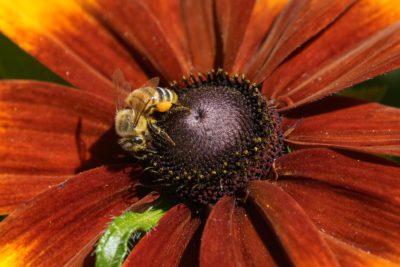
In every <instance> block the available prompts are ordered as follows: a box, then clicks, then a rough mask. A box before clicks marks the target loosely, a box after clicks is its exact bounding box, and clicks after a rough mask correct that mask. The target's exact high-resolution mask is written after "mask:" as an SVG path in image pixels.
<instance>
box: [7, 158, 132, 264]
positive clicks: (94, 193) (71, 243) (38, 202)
mask: <svg viewBox="0 0 400 267" xmlns="http://www.w3.org/2000/svg"><path fill="white" fill-rule="evenodd" d="M138 173H140V169H139V168H136V169H135V168H132V167H126V166H110V167H101V168H97V169H92V170H90V171H87V172H83V173H81V174H79V175H77V176H75V177H74V178H71V179H70V180H68V181H66V182H65V183H61V184H59V185H58V186H56V187H54V188H52V189H50V190H48V191H47V192H46V193H44V194H41V195H40V196H38V197H36V198H35V199H34V200H32V201H31V202H29V203H28V204H27V205H25V206H23V207H21V208H20V209H18V210H17V211H15V212H14V213H13V214H11V215H10V216H9V217H7V219H6V220H5V221H4V222H2V223H1V225H0V233H1V235H0V236H1V237H0V243H1V248H0V266H16V267H17V266H64V265H67V264H73V263H74V264H75V266H76V264H78V262H76V260H77V259H78V260H82V259H83V258H84V257H81V255H80V254H81V253H86V254H85V255H88V253H90V249H91V248H92V247H93V245H94V244H95V242H96V240H97V238H98V237H99V235H100V233H101V232H102V231H103V229H104V228H105V227H106V225H107V223H108V222H109V221H110V220H111V218H112V217H113V216H117V215H119V214H121V213H122V212H123V211H125V210H126V209H127V208H129V207H130V206H131V205H132V204H133V203H135V202H136V201H137V200H138V199H139V196H138V195H137V193H136V192H135V187H134V184H135V182H136V180H137V177H135V176H134V174H136V175H137V174H138ZM80 264H82V262H80Z"/></svg>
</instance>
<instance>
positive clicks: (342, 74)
mask: <svg viewBox="0 0 400 267" xmlns="http://www.w3.org/2000/svg"><path fill="white" fill-rule="evenodd" d="M399 20H400V9H399V5H398V3H397V2H394V1H378V2H377V1H357V2H356V3H355V4H354V5H352V6H351V7H350V8H349V10H348V11H347V12H346V13H345V14H343V15H342V16H340V17H339V18H338V19H337V20H336V21H335V22H334V23H333V24H332V25H330V27H328V28H327V29H325V30H324V31H323V32H322V33H321V34H319V35H318V36H316V38H314V39H313V40H312V41H311V42H309V43H308V44H307V45H306V46H305V47H304V48H302V49H300V50H299V51H298V52H297V53H296V54H295V55H293V56H292V57H291V58H290V60H287V61H286V62H285V63H284V64H282V65H280V66H279V68H278V69H277V70H276V71H275V72H274V73H273V74H272V76H271V77H269V78H268V79H267V80H266V81H265V83H264V89H265V90H264V91H265V93H266V94H267V95H268V96H269V97H271V98H274V99H278V100H280V101H281V104H282V105H284V104H285V105H287V106H286V107H283V108H282V110H284V109H290V108H293V107H295V106H298V105H301V104H304V103H307V102H310V101H313V100H316V99H318V98H322V97H323V96H326V95H329V94H331V93H334V92H336V91H338V90H341V89H343V88H345V87H348V86H350V85H352V84H355V83H358V82H361V81H363V80H366V79H368V78H372V77H374V76H376V75H379V74H381V73H384V72H386V71H389V70H391V69H394V68H396V67H399V66H400V43H399V40H400V24H399V23H398V22H399Z"/></svg>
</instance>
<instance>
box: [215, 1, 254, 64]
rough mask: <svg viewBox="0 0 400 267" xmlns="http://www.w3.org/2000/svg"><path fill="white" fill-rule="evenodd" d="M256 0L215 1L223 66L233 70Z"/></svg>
mask: <svg viewBox="0 0 400 267" xmlns="http://www.w3.org/2000/svg"><path fill="white" fill-rule="evenodd" d="M254 4H255V0H236V1H230V0H217V1H216V2H215V8H216V11H215V12H216V18H217V22H218V26H219V37H220V38H221V41H222V50H223V51H222V54H223V55H222V57H223V62H217V63H218V64H221V63H222V66H223V67H224V69H225V70H227V71H231V68H232V66H233V63H234V62H235V59H236V55H237V52H238V50H239V47H240V44H241V42H242V40H243V38H244V33H245V31H246V27H247V24H248V22H249V20H250V16H251V14H252V11H253V7H254Z"/></svg>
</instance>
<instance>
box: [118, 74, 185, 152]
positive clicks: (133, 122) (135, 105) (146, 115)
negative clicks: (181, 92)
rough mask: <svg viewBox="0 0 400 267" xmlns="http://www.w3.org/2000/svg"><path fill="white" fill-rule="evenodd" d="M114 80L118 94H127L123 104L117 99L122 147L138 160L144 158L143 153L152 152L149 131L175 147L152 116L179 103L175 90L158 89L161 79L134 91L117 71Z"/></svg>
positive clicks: (147, 83) (150, 81)
mask: <svg viewBox="0 0 400 267" xmlns="http://www.w3.org/2000/svg"><path fill="white" fill-rule="evenodd" d="M112 78H113V83H114V87H115V89H116V90H117V95H121V94H125V98H124V101H123V102H121V101H120V98H119V97H118V98H117V99H116V101H117V112H116V115H115V131H116V132H117V134H118V135H119V136H120V137H121V138H120V139H119V141H118V143H119V144H120V145H121V147H122V148H123V149H124V150H126V151H128V152H131V153H132V154H133V155H134V156H135V157H137V158H140V159H144V158H145V157H146V153H142V152H151V150H150V148H149V145H150V142H151V134H150V131H149V129H150V130H151V131H152V132H154V133H156V134H158V135H160V136H161V137H162V138H163V139H164V140H165V141H167V142H168V143H170V144H171V145H175V143H174V141H173V140H172V139H171V137H170V136H169V135H168V134H167V133H166V132H165V131H164V130H162V129H161V128H160V127H158V126H157V124H156V120H155V119H154V118H153V116H152V114H153V113H154V112H155V111H157V112H167V111H169V110H170V109H171V107H172V105H173V104H176V103H177V101H178V95H177V94H176V93H175V92H174V91H172V90H169V89H167V88H162V87H158V83H159V78H158V77H155V78H152V79H150V80H149V81H147V82H146V83H145V84H144V85H142V86H141V87H139V88H137V89H135V90H133V91H132V90H131V86H130V85H129V83H127V82H126V81H125V78H124V75H123V73H122V71H121V70H117V71H115V72H114V74H113V76H112ZM124 92H125V93H124Z"/></svg>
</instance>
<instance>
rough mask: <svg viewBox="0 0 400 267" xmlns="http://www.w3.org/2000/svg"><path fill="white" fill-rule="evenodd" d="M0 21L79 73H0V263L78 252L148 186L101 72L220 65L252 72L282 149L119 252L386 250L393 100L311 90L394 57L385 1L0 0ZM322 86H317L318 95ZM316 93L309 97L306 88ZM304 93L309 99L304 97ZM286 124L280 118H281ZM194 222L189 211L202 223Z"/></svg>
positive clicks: (392, 25) (387, 66)
mask: <svg viewBox="0 0 400 267" xmlns="http://www.w3.org/2000/svg"><path fill="white" fill-rule="evenodd" d="M0 6H1V7H2V8H1V9H0V18H1V19H0V29H1V30H2V32H4V34H6V35H7V36H9V37H10V38H11V39H13V40H14V41H15V42H16V43H17V44H19V45H20V46H21V47H22V48H23V49H25V50H26V51H28V52H29V53H31V54H32V55H33V56H35V57H36V58H37V59H39V60H40V61H42V62H43V63H44V64H46V65H47V66H48V67H49V68H51V69H52V70H53V71H55V72H56V73H58V74H59V75H61V76H62V77H64V78H65V79H66V80H67V81H69V82H70V83H71V84H73V85H75V86H77V87H78V88H80V90H74V89H73V88H70V87H65V86H60V85H56V84H50V83H45V82H38V81H2V82H1V83H0V94H1V98H0V99H1V102H0V103H1V117H0V118H1V131H0V135H1V140H2V143H1V150H0V151H1V152H0V153H1V156H2V158H4V160H2V162H1V163H0V166H1V171H2V174H1V183H0V192H1V198H0V207H1V212H2V213H10V215H9V216H8V217H7V219H6V220H5V221H4V222H2V223H1V225H0V244H1V247H0V255H1V256H0V259H1V260H0V262H1V264H0V265H3V266H27V265H31V266H43V265H49V266H60V265H74V266H76V265H83V264H84V263H88V255H90V253H91V251H92V249H93V246H94V244H95V243H96V240H97V239H98V237H99V235H100V234H101V233H102V231H103V230H104V229H105V227H106V225H107V224H108V223H109V222H110V220H111V219H112V218H113V217H114V216H118V215H120V214H122V213H123V212H124V211H126V210H128V209H130V208H133V207H134V208H138V207H141V206H142V205H144V204H146V203H148V202H149V201H151V200H153V199H154V197H155V196H154V195H147V196H142V195H141V192H140V190H139V187H138V186H137V181H138V178H139V176H140V175H141V171H140V170H141V169H140V167H139V166H138V165H137V164H132V160H131V159H130V158H127V157H125V156H124V155H123V153H122V152H121V150H120V149H119V148H118V146H117V142H116V136H115V134H114V131H113V128H112V125H113V120H114V113H115V107H114V103H113V102H114V101H113V93H112V83H111V81H110V79H109V77H110V75H111V73H112V72H113V71H114V70H115V69H117V68H121V69H122V71H123V72H124V73H125V74H126V76H127V79H128V80H129V81H131V82H132V83H133V86H136V87H137V86H140V85H141V84H143V83H144V81H146V80H147V79H148V77H151V76H159V77H161V79H162V81H163V82H164V83H165V82H166V81H172V80H177V79H179V77H181V75H185V74H187V73H190V72H193V73H197V72H198V71H201V72H205V71H208V70H209V69H211V68H214V67H218V66H221V67H223V68H224V69H225V70H226V71H228V72H229V73H235V72H242V73H245V74H246V75H247V77H249V79H251V80H252V81H255V82H258V83H263V93H264V94H265V96H266V97H267V98H268V99H270V100H273V101H275V104H276V105H277V108H278V111H279V112H280V114H281V116H282V119H283V127H284V129H288V131H286V137H285V144H286V145H289V146H290V147H293V148H295V151H294V152H293V153H289V154H286V155H284V156H282V157H280V158H278V159H277V160H276V161H275V164H274V165H275V166H274V171H275V172H276V173H277V175H278V177H277V180H276V181H270V180H259V181H252V182H250V184H249V186H248V190H249V195H248V199H247V201H246V203H245V204H244V205H236V204H235V203H236V201H235V199H234V198H233V197H231V196H225V197H222V198H221V199H220V200H219V201H218V202H217V203H216V204H215V205H214V206H213V208H212V209H211V212H210V214H209V215H208V217H207V218H206V217H203V218H201V219H203V221H201V219H200V218H199V217H198V216H196V215H195V214H192V213H191V211H190V208H189V207H188V206H186V205H185V204H179V205H177V206H175V207H174V208H172V209H171V210H170V211H169V212H168V213H167V214H166V215H165V216H164V217H163V218H162V219H161V220H160V222H159V224H158V226H157V227H156V230H155V231H153V232H151V234H148V235H146V236H145V237H144V238H143V239H142V240H141V241H140V242H139V244H138V245H137V246H136V247H135V248H134V250H133V251H132V253H131V254H130V255H129V256H128V258H127V263H126V264H127V265H129V264H130V265H135V264H136V265H140V266H150V265H151V266H153V265H161V264H163V265H177V264H178V263H179V262H180V263H181V264H182V265H184V264H189V263H193V262H194V263H198V261H197V259H199V263H200V265H202V266H219V265H224V266H236V265H244V266H247V265H255V266H267V265H276V264H281V265H286V264H289V263H291V264H293V265H296V266H297V265H298V266H312V265H316V266H317V265H321V266H335V265H336V266H337V265H343V266H349V265H360V266H369V265H371V266H372V265H379V266H380V265H382V266H383V265H396V264H397V265H398V264H399V263H400V256H399V255H400V246H399V240H400V238H399V235H400V232H399V230H398V229H399V224H400V217H399V214H400V213H399V212H400V209H399V201H400V197H399V196H400V187H399V183H398V181H397V177H398V176H399V173H400V168H399V167H398V165H396V164H394V163H392V162H390V161H388V160H385V159H383V158H381V157H378V156H376V155H374V154H385V155H394V156H399V155H400V146H399V139H400V119H399V118H400V111H399V110H398V109H396V108H391V107H387V106H384V105H380V104H376V103H368V102H364V101H360V100H355V99H349V98H343V97H330V98H326V99H325V98H324V99H322V98H323V97H325V96H327V95H330V94H333V93H335V92H338V91H340V90H342V89H344V88H346V87H348V86H351V85H353V84H356V83H358V82H361V81H363V80H366V79H368V78H371V77H374V76H376V75H379V74H382V73H384V72H386V71H389V70H391V69H394V68H397V67H398V66H399V65H400V60H399V58H400V57H399V55H400V42H399V41H400V24H399V20H400V9H399V6H398V4H397V3H396V1H387V0H374V1H373V0H359V1H355V0H340V1H311V0H309V1H307V0H304V1H284V0H277V1H272V0H271V1H268V0H259V1H248V0H246V1H224V0H216V1H211V0H204V1H194V0H193V1H190V0H184V1H177V0H176V1H175V0H174V1H162V0H159V1H123V0H118V1H107V0H91V1H89V0H88V1H79V0H77V1H46V2H37V3H34V4H32V3H30V2H29V1H24V0H14V1H6V0H1V1H0ZM320 99H322V100H320ZM316 100H320V101H316ZM314 101H316V102H314ZM292 126H295V127H292ZM202 223H203V224H202Z"/></svg>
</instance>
